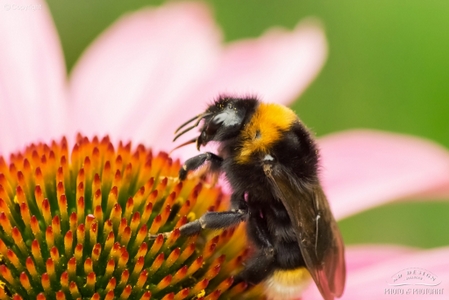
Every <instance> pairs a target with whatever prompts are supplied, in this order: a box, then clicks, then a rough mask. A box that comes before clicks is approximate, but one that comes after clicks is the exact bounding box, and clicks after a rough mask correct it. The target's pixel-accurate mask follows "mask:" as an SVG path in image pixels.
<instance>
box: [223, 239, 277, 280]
mask: <svg viewBox="0 0 449 300" xmlns="http://www.w3.org/2000/svg"><path fill="white" fill-rule="evenodd" d="M274 270H275V253H274V249H273V248H264V249H260V250H259V251H257V252H256V253H255V254H254V255H253V256H252V257H251V258H250V259H249V260H248V261H247V263H246V265H245V268H244V269H243V271H241V272H240V273H239V274H237V275H236V276H235V277H234V282H233V284H232V285H233V286H234V285H237V284H239V283H240V282H242V281H245V282H247V283H248V284H250V285H256V284H258V283H260V282H262V281H263V280H264V279H266V278H267V277H268V275H270V274H271V273H272V272H273V271H274Z"/></svg>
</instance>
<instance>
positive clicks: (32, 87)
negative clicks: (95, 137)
mask: <svg viewBox="0 0 449 300" xmlns="http://www.w3.org/2000/svg"><path fill="white" fill-rule="evenodd" d="M7 5H9V6H7ZM24 8H27V10H24ZM0 40H1V47H0V107H1V108H2V109H1V110H0V136H1V144H0V153H1V154H4V155H7V154H8V153H10V152H12V151H15V150H19V149H20V148H21V147H23V146H25V145H26V144H28V143H30V142H37V141H40V140H42V139H44V140H46V141H49V139H50V138H59V137H60V136H61V135H62V134H63V133H64V117H65V113H66V111H65V109H66V108H65V104H66V94H65V65H64V59H63V55H62V51H61V46H60V44H59V40H58V35H57V33H56V29H55V26H54V24H53V22H52V20H51V16H50V13H49V11H48V9H47V6H46V4H45V2H44V1H40V0H33V1H31V0H24V1H20V2H17V1H12V2H10V3H5V4H4V5H3V4H2V7H1V10H0Z"/></svg>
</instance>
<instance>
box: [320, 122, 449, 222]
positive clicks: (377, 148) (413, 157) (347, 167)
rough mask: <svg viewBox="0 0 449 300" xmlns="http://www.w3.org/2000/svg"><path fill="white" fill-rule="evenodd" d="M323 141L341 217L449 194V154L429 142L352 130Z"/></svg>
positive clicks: (326, 171)
mask: <svg viewBox="0 0 449 300" xmlns="http://www.w3.org/2000/svg"><path fill="white" fill-rule="evenodd" d="M319 145H320V148H321V157H322V172H321V175H322V176H321V178H322V184H323V186H324V188H325V190H326V194H327V196H328V198H329V201H330V202H331V204H332V209H333V212H334V214H335V217H336V218H337V219H341V218H344V217H347V216H349V215H351V214H354V213H357V212H359V211H362V210H365V209H368V208H370V207H373V206H377V205H381V204H384V203H386V202H388V201H392V200H397V199H405V198H416V197H417V196H419V197H424V196H426V197H435V196H436V195H437V194H436V193H435V191H437V192H438V195H445V196H446V197H447V196H448V195H449V153H448V151H447V150H446V149H444V148H442V147H441V146H438V145H436V144H434V143H432V142H430V141H426V140H423V139H419V138H416V137H411V136H405V135H400V134H392V133H383V132H377V131H371V130H353V131H347V132H343V133H337V134H332V135H329V136H327V137H324V138H321V139H320V140H319Z"/></svg>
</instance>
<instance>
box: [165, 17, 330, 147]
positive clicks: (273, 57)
mask: <svg viewBox="0 0 449 300" xmlns="http://www.w3.org/2000/svg"><path fill="white" fill-rule="evenodd" d="M317 25H318V24H316V22H312V21H311V20H307V21H306V22H302V23H300V24H299V25H298V26H297V27H296V28H295V30H293V31H285V30H281V29H275V30H273V29H272V30H271V31H269V32H267V33H266V34H265V35H263V36H262V37H260V38H257V39H252V40H244V41H238V42H235V43H232V44H230V45H229V46H227V47H226V48H225V49H224V51H223V53H222V55H221V57H220V60H219V61H218V62H217V65H216V66H215V67H214V69H213V72H212V73H211V74H205V75H206V76H205V77H204V80H203V82H199V85H198V86H197V88H196V89H194V90H193V92H192V93H190V94H188V95H186V96H185V97H183V98H182V99H183V101H182V102H181V103H179V104H178V105H177V106H176V107H173V108H172V110H173V113H174V116H175V118H174V119H173V118H172V119H167V121H166V122H165V125H164V128H168V129H170V130H169V133H170V134H171V133H172V132H173V131H174V130H175V129H176V128H177V126H179V124H181V123H182V121H183V120H186V119H188V118H190V117H192V116H194V115H196V114H199V113H201V112H202V111H204V109H205V108H206V107H207V104H209V103H211V102H212V100H213V99H215V98H217V96H218V95H219V94H230V95H236V96H247V95H256V96H257V97H259V98H260V99H261V100H263V101H266V102H277V103H283V104H287V103H289V102H291V101H293V100H294V99H295V98H297V97H298V95H299V94H300V93H302V92H303V91H304V90H305V88H306V87H307V86H308V85H309V84H310V82H311V81H312V80H313V79H314V78H315V77H316V75H317V74H318V72H319V71H320V70H321V67H322V66H323V64H324V61H325V59H326V56H327V44H326V38H325V36H324V33H323V30H322V29H321V27H320V26H317ZM178 120H179V121H178ZM171 137H172V135H169V136H167V135H166V131H165V130H164V131H163V132H160V134H159V135H158V137H157V143H158V144H161V143H162V144H163V145H167V146H166V147H173V144H171V140H170V138H171ZM186 140H188V138H186Z"/></svg>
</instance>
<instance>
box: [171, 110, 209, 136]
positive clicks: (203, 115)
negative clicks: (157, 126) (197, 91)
mask: <svg viewBox="0 0 449 300" xmlns="http://www.w3.org/2000/svg"><path fill="white" fill-rule="evenodd" d="M210 114H211V113H204V114H201V115H197V116H194V117H193V118H191V119H189V120H188V121H186V122H184V123H182V124H181V126H179V127H178V129H176V131H175V134H176V133H178V131H180V130H181V129H182V128H183V127H185V126H186V125H187V124H189V123H191V122H193V121H195V120H197V119H199V120H201V119H202V118H204V117H207V116H208V115H210Z"/></svg>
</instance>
